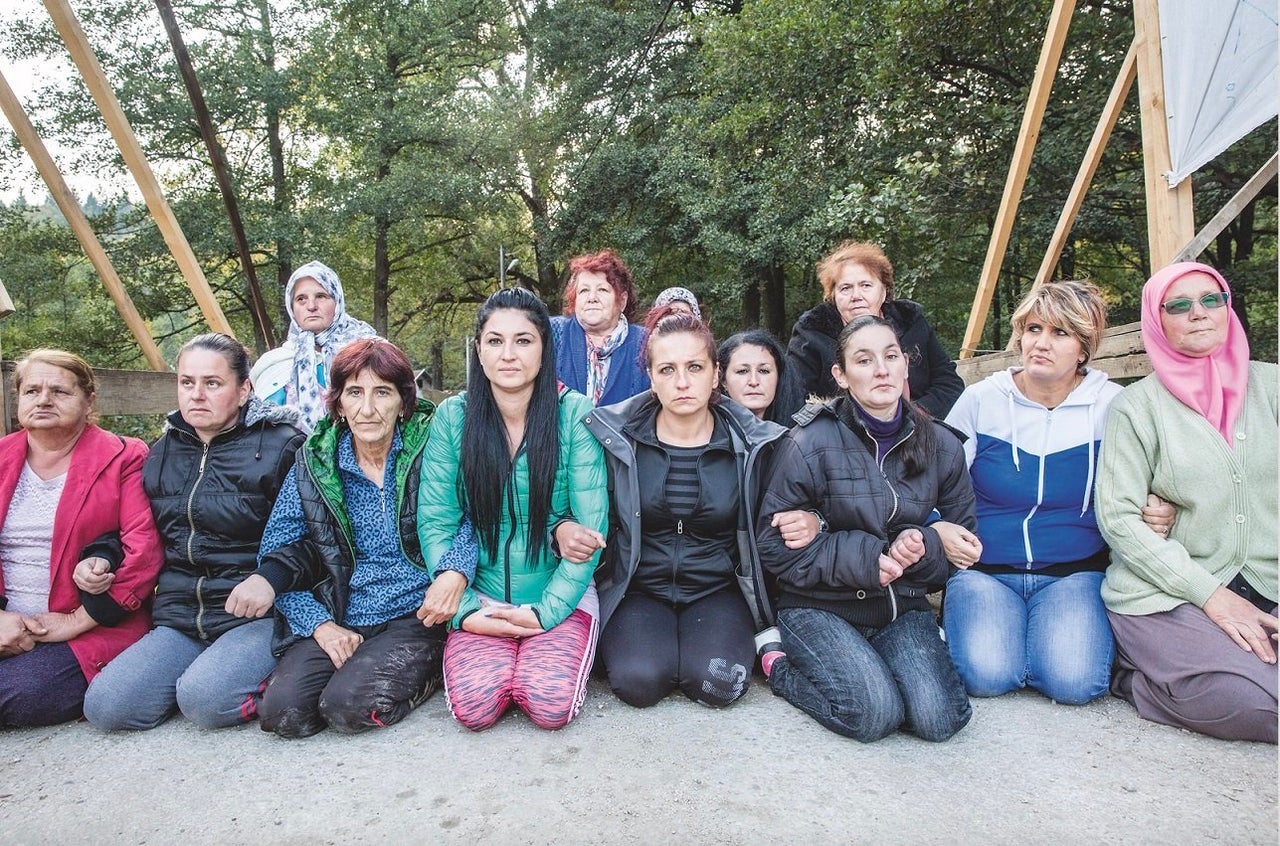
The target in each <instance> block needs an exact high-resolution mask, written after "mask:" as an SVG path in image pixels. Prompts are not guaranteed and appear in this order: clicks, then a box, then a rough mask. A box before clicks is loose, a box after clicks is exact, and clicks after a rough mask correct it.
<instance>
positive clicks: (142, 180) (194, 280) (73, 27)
mask: <svg viewBox="0 0 1280 846" xmlns="http://www.w3.org/2000/svg"><path fill="white" fill-rule="evenodd" d="M44 5H45V8H46V9H48V10H49V16H50V17H52V18H53V24H54V26H56V27H57V29H58V34H59V35H61V36H62V42H63V43H64V44H66V45H67V50H68V51H69V52H70V53H71V58H72V60H73V61H74V62H75V63H76V67H77V68H79V69H80V75H81V76H82V77H84V82H85V85H86V86H87V87H88V89H89V93H90V94H91V95H92V96H93V100H94V102H95V103H97V104H98V110H99V111H100V112H102V118H103V120H104V121H106V124H107V129H108V130H110V132H111V137H112V138H114V139H115V142H116V146H117V147H118V148H119V149H120V155H121V156H122V157H123V158H124V163H125V165H126V166H127V167H128V168H129V172H130V173H131V174H133V179H134V181H135V182H137V183H138V188H139V189H140V190H141V191H142V197H143V199H144V200H145V201H146V203H147V209H148V210H149V211H150V212H151V217H152V218H154V219H155V222H156V227H157V228H158V229H159V230H160V234H161V235H162V236H163V237H164V242H165V243H166V244H167V245H168V246H169V252H170V253H172V254H173V258H174V261H176V262H177V264H178V269H179V270H180V271H181V272H182V275H183V278H185V279H186V280H187V287H188V288H190V289H191V293H192V294H193V295H194V296H195V299H196V303H197V304H198V305H199V306H200V311H201V312H202V313H203V314H204V319H205V322H206V323H208V324H209V328H210V329H212V330H213V331H215V332H225V333H227V334H228V335H232V334H234V333H233V332H232V331H231V324H229V323H227V318H226V317H225V316H223V314H222V307H221V306H219V305H218V301H217V299H216V298H215V297H214V296H213V291H212V289H210V288H209V283H208V281H207V280H206V279H205V278H204V271H203V270H201V268H200V262H199V261H197V260H196V256H195V253H194V252H192V250H191V245H190V244H189V243H187V237H186V235H184V234H183V233H182V227H181V226H180V225H179V224H178V218H177V217H176V216H175V215H174V213H173V209H171V208H169V202H168V201H167V200H166V199H165V197H164V191H163V190H162V189H161V187H160V183H159V181H158V180H157V179H156V176H155V174H154V173H153V172H152V170H151V164H150V163H149V162H148V161H147V157H146V154H144V153H143V152H142V145H140V144H139V143H138V139H137V137H136V136H135V135H134V134H133V127H131V126H130V125H129V120H128V118H126V117H125V115H124V110H123V109H122V108H120V101H119V100H118V99H116V95H115V92H114V91H112V90H111V86H110V85H109V84H108V83H107V77H106V74H105V73H103V71H102V65H100V64H99V63H98V57H97V56H95V55H94V53H93V49H92V48H91V47H90V46H89V39H88V38H87V37H86V36H85V34H84V30H83V29H81V28H80V22H79V21H78V20H77V19H76V16H75V13H74V12H72V11H71V5H70V4H69V3H68V2H67V0H44Z"/></svg>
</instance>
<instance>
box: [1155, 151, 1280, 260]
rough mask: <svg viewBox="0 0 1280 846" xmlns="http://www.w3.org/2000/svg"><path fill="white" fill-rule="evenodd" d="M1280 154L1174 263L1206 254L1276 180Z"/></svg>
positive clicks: (1248, 183) (1226, 206) (1184, 249)
mask: <svg viewBox="0 0 1280 846" xmlns="http://www.w3.org/2000/svg"><path fill="white" fill-rule="evenodd" d="M1278 158H1280V153H1272V154H1271V158H1269V159H1267V163H1266V164H1264V165H1263V166H1262V167H1260V168H1258V172H1257V173H1255V174H1254V175H1253V176H1251V177H1250V178H1249V181H1248V182H1246V183H1245V184H1244V186H1243V187H1242V188H1241V189H1240V190H1239V191H1237V192H1236V195H1235V196H1234V197H1232V198H1231V199H1230V200H1228V201H1227V204H1226V205H1225V206H1223V207H1222V210H1221V211H1219V212H1218V213H1217V214H1215V215H1214V216H1213V220H1210V221H1209V222H1208V223H1206V224H1205V225H1204V228H1203V229H1201V230H1200V231H1199V232H1198V233H1196V237H1194V238H1192V239H1191V243H1189V244H1187V245H1186V246H1184V247H1183V248H1182V249H1180V250H1178V252H1177V254H1176V255H1174V257H1173V261H1195V260H1196V258H1197V257H1198V256H1199V255H1200V254H1201V253H1203V252H1204V248H1205V247H1207V246H1209V242H1210V241H1212V240H1213V239H1214V238H1217V237H1218V235H1219V234H1220V233H1221V232H1222V230H1224V229H1226V228H1227V224H1229V223H1231V221H1233V220H1235V219H1236V218H1237V217H1239V216H1240V212H1241V211H1243V210H1244V207H1245V206H1247V205H1249V203H1251V202H1253V198H1254V197H1256V196H1258V195H1259V194H1261V193H1262V189H1263V188H1266V187H1267V185H1269V184H1270V183H1271V180H1273V179H1275V178H1276V171H1277V167H1276V165H1277V160H1278Z"/></svg>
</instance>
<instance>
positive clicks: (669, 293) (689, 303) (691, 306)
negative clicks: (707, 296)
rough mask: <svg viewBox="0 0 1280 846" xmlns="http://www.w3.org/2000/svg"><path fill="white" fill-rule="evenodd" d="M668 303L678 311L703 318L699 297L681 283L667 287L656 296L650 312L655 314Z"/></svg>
mask: <svg viewBox="0 0 1280 846" xmlns="http://www.w3.org/2000/svg"><path fill="white" fill-rule="evenodd" d="M668 305H669V306H671V307H672V308H673V309H675V310H676V311H682V312H684V313H685V314H692V315H693V316H694V317H696V318H698V319H699V320H702V309H701V308H700V307H699V306H698V298H697V297H695V296H694V295H693V291H690V290H689V289H688V288H682V287H680V286H679V285H676V286H674V287H671V288H667V289H666V290H665V291H663V292H662V293H661V294H658V296H657V297H655V298H654V300H653V308H651V309H649V313H650V314H654V313H656V312H657V311H658V309H660V308H662V307H663V306H668Z"/></svg>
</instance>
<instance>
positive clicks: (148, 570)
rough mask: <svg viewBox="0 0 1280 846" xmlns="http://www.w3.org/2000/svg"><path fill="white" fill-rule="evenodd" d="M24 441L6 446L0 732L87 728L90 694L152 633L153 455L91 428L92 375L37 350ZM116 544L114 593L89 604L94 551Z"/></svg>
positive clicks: (0, 493)
mask: <svg viewBox="0 0 1280 846" xmlns="http://www.w3.org/2000/svg"><path fill="white" fill-rule="evenodd" d="M14 382H15V385H16V388H17V393H18V423H19V424H20V425H21V426H22V429H21V430H20V431H17V432H14V433H13V434H11V435H8V436H7V437H4V438H0V726H40V725H53V724H55V723H60V722H66V721H67V720H73V719H75V718H77V717H79V716H80V711H81V708H82V706H83V703H84V692H85V689H86V688H87V687H88V685H89V682H90V681H91V680H92V679H93V677H94V676H95V675H97V673H98V671H99V670H101V669H102V668H103V667H104V666H106V664H107V662H108V661H110V660H111V659H112V658H114V657H115V656H116V655H118V654H120V653H121V652H123V651H124V649H125V648H126V647H128V646H129V645H130V644H132V643H133V642H134V641H136V640H137V639H138V638H140V637H142V635H143V634H144V633H145V632H146V631H147V629H148V627H149V626H150V620H149V618H148V612H147V608H146V607H144V603H145V601H146V600H147V599H149V598H150V596H151V593H152V590H153V589H154V588H155V583H156V574H157V573H158V572H159V570H160V564H161V560H162V559H161V551H160V539H159V537H158V536H157V535H156V529H155V524H154V523H153V522H152V519H151V507H150V505H149V504H148V503H147V497H146V494H145V493H143V490H142V462H143V459H145V458H146V457H147V446H146V444H144V443H143V442H142V441H139V440H137V439H135V438H122V437H120V436H118V435H113V434H111V433H110V432H106V431H103V430H102V429H100V428H98V427H97V426H96V425H94V423H93V416H94V415H93V406H94V400H95V397H96V394H95V383H94V378H93V370H92V369H91V368H90V367H89V365H88V364H86V363H85V362H84V360H83V359H81V358H80V357H79V356H76V355H72V354H71V353H67V352H62V351H59V350H34V351H33V352H32V353H31V354H30V355H28V356H27V357H26V358H25V359H23V360H22V361H20V362H18V366H17V369H16V370H15V371H14ZM111 533H116V534H118V535H119V538H120V543H121V546H122V547H123V550H124V558H123V562H122V563H121V564H120V566H119V568H118V569H117V570H116V571H115V573H113V574H112V576H113V578H112V581H111V586H110V587H109V588H108V589H107V591H106V592H104V593H102V594H100V595H98V596H91V595H89V594H82V593H81V592H80V591H79V589H78V588H77V587H76V585H75V582H74V581H73V575H74V573H75V571H76V569H77V568H78V567H79V568H84V569H85V570H87V571H92V570H94V569H98V570H102V569H105V568H106V562H105V561H104V560H103V559H101V558H94V557H93V556H92V554H91V552H92V550H91V549H86V547H88V546H90V545H91V543H92V542H93V541H95V540H96V539H97V538H99V537H100V536H102V535H106V534H111Z"/></svg>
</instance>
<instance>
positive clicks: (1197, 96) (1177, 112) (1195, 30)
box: [1159, 0, 1280, 187]
mask: <svg viewBox="0 0 1280 846" xmlns="http://www.w3.org/2000/svg"><path fill="white" fill-rule="evenodd" d="M1159 4H1160V37H1161V48H1162V56H1163V64H1164V93H1165V110H1166V112H1167V115H1168V119H1169V152H1170V157H1171V159H1172V165H1173V169H1172V170H1171V171H1169V172H1168V173H1166V174H1165V175H1164V176H1165V179H1166V180H1168V182H1169V186H1170V187H1173V186H1175V185H1177V184H1178V183H1179V182H1181V181H1182V180H1184V179H1186V178H1187V177H1188V176H1190V175H1191V174H1192V173H1195V171H1196V170H1197V169H1198V168H1199V167H1200V166H1201V165H1203V164H1205V163H1206V162H1208V161H1211V160H1212V159H1213V157H1214V156H1216V155H1218V154H1219V153H1221V152H1222V151H1223V150H1225V149H1227V147H1230V146H1231V145H1232V144H1234V143H1235V142H1236V141H1239V140H1240V139H1241V138H1243V137H1244V136H1245V135H1246V134H1248V133H1249V131H1250V130H1252V129H1254V128H1255V127H1257V126H1259V125H1260V124H1262V123H1263V122H1264V121H1266V120H1268V119H1269V118H1271V117H1273V116H1274V115H1275V114H1276V112H1277V106H1280V84H1278V82H1277V74H1276V66H1277V48H1276V43H1277V42H1276V35H1277V30H1276V24H1277V4H1276V2H1275V0H1252V2H1250V0H1159Z"/></svg>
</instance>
